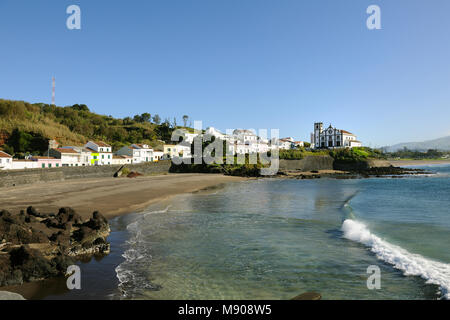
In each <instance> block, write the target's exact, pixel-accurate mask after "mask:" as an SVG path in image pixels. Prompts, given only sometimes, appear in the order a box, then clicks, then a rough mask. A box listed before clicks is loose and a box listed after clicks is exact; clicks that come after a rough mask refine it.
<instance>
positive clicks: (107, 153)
mask: <svg viewBox="0 0 450 320" xmlns="http://www.w3.org/2000/svg"><path fill="white" fill-rule="evenodd" d="M84 147H85V148H86V149H90V150H91V153H92V158H93V160H92V162H94V164H95V165H107V164H112V156H113V154H112V147H111V146H110V145H109V144H106V143H104V142H102V141H89V142H88V143H86V145H85V146H84Z"/></svg>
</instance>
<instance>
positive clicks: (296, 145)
mask: <svg viewBox="0 0 450 320" xmlns="http://www.w3.org/2000/svg"><path fill="white" fill-rule="evenodd" d="M292 146H293V147H294V148H301V147H304V146H305V141H294V142H292Z"/></svg>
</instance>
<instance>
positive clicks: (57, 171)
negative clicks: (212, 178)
mask: <svg viewBox="0 0 450 320" xmlns="http://www.w3.org/2000/svg"><path fill="white" fill-rule="evenodd" d="M170 166H171V161H170V160H165V161H159V162H150V163H140V164H131V165H126V167H127V168H129V169H130V171H137V172H140V173H142V174H165V173H168V172H169V168H170ZM120 167H121V165H114V166H89V167H62V168H51V169H25V170H8V171H0V188H2V187H13V186H19V185H26V184H34V183H45V182H49V181H64V180H71V179H81V178H108V177H111V178H112V177H113V175H114V173H115V172H116V171H117V170H119V168H120Z"/></svg>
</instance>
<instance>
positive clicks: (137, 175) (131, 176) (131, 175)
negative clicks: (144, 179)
mask: <svg viewBox="0 0 450 320" xmlns="http://www.w3.org/2000/svg"><path fill="white" fill-rule="evenodd" d="M139 176H142V173H139V172H134V171H131V172H130V173H129V174H128V175H127V178H136V177H139Z"/></svg>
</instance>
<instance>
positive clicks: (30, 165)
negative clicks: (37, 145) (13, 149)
mask: <svg viewBox="0 0 450 320" xmlns="http://www.w3.org/2000/svg"><path fill="white" fill-rule="evenodd" d="M37 168H39V167H38V163H37V162H36V161H33V160H26V159H13V161H12V167H11V170H23V169H37Z"/></svg>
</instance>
